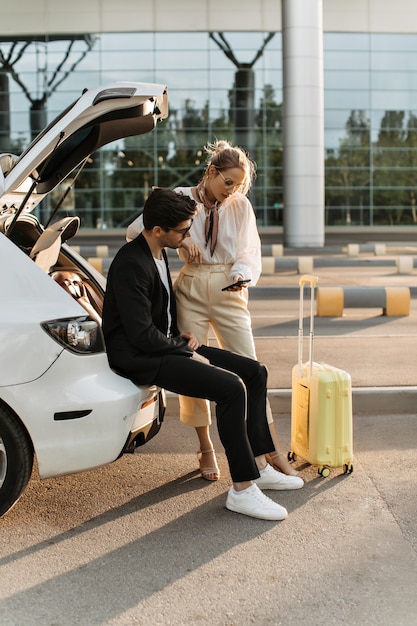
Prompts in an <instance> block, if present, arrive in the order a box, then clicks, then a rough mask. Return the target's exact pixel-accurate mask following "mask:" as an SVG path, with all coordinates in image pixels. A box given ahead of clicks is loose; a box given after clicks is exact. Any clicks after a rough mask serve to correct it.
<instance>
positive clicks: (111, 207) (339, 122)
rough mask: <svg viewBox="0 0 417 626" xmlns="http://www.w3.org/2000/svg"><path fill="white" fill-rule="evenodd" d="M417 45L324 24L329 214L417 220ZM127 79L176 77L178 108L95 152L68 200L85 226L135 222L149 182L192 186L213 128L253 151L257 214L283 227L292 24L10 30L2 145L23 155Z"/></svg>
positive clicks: (364, 221)
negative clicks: (15, 34) (34, 139)
mask: <svg viewBox="0 0 417 626" xmlns="http://www.w3.org/2000/svg"><path fill="white" fill-rule="evenodd" d="M416 52H417V35H391V34H366V33H363V34H351V33H325V34H324V87H325V93H324V102H325V154H324V159H325V173H326V174H325V185H326V193H325V198H326V206H325V209H326V210H325V218H326V225H341V226H343V225H347V226H349V225H385V224H387V225H388V224H397V225H406V224H413V223H415V222H416V221H417V209H416V193H417V191H416V182H417V181H416V174H415V165H416V163H417V101H416V98H415V95H416V91H417V54H416ZM122 80H136V81H140V82H155V83H163V84H166V85H167V86H168V90H169V102H170V115H169V118H168V119H167V120H165V121H164V122H162V123H161V124H159V125H158V126H157V129H156V130H155V131H154V132H153V133H151V134H149V135H145V136H143V137H135V138H128V139H126V140H124V141H122V142H118V143H117V144H111V145H109V146H107V147H106V148H104V149H102V150H100V151H99V152H98V153H96V154H93V155H92V157H91V159H90V162H89V163H88V164H87V166H86V167H85V169H84V171H83V172H81V173H80V175H79V176H78V178H77V181H76V185H75V188H74V191H73V192H72V193H71V194H70V195H69V197H68V198H67V201H66V203H67V211H69V212H71V211H74V210H75V211H76V213H77V214H78V215H80V217H81V218H82V226H83V227H97V228H105V227H108V228H110V227H114V228H117V227H123V226H125V224H126V223H128V222H129V221H130V220H131V219H132V217H133V216H134V215H135V214H137V213H138V212H139V211H140V210H141V207H142V206H143V202H144V199H146V196H147V194H148V193H149V190H150V188H151V187H152V185H159V186H167V187H174V186H177V185H190V184H195V183H196V182H197V181H198V180H199V178H200V177H201V174H202V171H203V169H204V165H205V163H204V151H203V147H204V145H205V144H206V143H208V142H210V141H213V140H214V139H215V138H226V139H228V140H229V141H231V142H232V143H236V144H239V145H241V146H243V147H244V148H245V149H246V150H248V152H249V153H250V155H251V156H252V157H253V159H254V160H255V161H256V163H257V178H256V181H255V184H254V186H253V189H252V190H251V200H252V203H253V206H254V208H255V211H256V214H257V219H258V224H259V225H260V226H274V225H279V226H280V225H282V218H283V216H282V213H283V211H282V195H283V193H282V191H283V190H282V181H283V178H282V153H283V148H282V126H281V124H282V120H281V109H282V98H283V92H282V36H281V33H260V32H259V33H248V32H245V33H211V34H210V33H161V32H159V33H117V34H115V33H104V34H100V35H94V34H91V35H85V36H75V37H71V36H70V35H68V36H61V37H52V36H50V37H49V38H46V39H45V40H43V41H39V40H36V39H35V38H33V40H32V39H31V38H30V37H24V38H15V39H13V40H6V38H3V41H0V152H9V151H10V152H13V153H15V154H20V153H21V152H22V151H23V149H24V148H25V147H26V145H27V144H28V143H29V142H30V139H31V136H34V135H36V134H37V133H38V132H39V131H40V130H42V128H43V127H44V126H46V124H47V123H49V122H50V121H51V120H52V119H53V118H54V117H55V116H56V115H58V114H59V113H60V112H61V111H62V110H63V109H64V108H65V107H66V106H67V105H68V104H69V103H70V102H72V101H73V100H75V99H76V98H77V97H78V96H79V94H80V93H81V91H82V90H83V89H84V88H88V87H90V86H96V85H100V84H105V83H108V82H113V81H122ZM51 195H52V197H51V198H50V199H48V204H50V203H53V202H54V201H55V200H56V194H51ZM49 210H50V207H49V206H42V207H41V208H40V209H39V211H41V212H42V211H44V212H45V213H47V212H48V211H49ZM42 217H44V216H42Z"/></svg>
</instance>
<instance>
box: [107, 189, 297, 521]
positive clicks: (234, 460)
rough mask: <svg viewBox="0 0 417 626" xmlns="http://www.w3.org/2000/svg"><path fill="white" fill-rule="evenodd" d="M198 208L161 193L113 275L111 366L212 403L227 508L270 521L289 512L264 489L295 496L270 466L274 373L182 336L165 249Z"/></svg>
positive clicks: (184, 232)
mask: <svg viewBox="0 0 417 626" xmlns="http://www.w3.org/2000/svg"><path fill="white" fill-rule="evenodd" d="M195 211H196V205H195V202H194V200H192V199H191V198H189V197H186V196H182V195H180V194H177V193H175V192H174V191H171V190H169V189H155V190H154V191H153V192H152V193H151V194H150V196H149V198H148V200H147V201H146V203H145V206H144V210H143V224H144V230H143V231H142V233H141V234H140V235H139V236H138V237H137V238H136V239H134V240H133V241H131V242H129V243H127V244H125V245H124V246H123V247H122V248H121V249H120V250H119V251H118V253H117V254H116V256H115V258H114V260H113V262H112V264H111V266H110V269H109V273H108V279H107V290H106V294H105V298H104V307H103V332H104V337H105V340H106V346H107V354H108V359H109V363H110V366H111V367H112V368H113V369H114V370H115V371H117V372H119V373H120V374H121V375H123V376H126V377H127V378H130V379H131V380H132V381H133V382H134V383H136V384H137V385H158V386H159V387H161V388H164V389H166V390H168V391H172V392H174V393H177V394H183V395H187V396H193V397H199V398H207V399H209V400H211V401H213V402H215V403H216V417H217V428H218V432H219V436H220V440H221V442H222V444H223V446H224V449H225V452H226V457H227V460H228V463H229V469H230V474H231V477H232V481H233V485H232V487H231V488H230V489H229V492H228V495H227V500H226V508H228V509H229V510H231V511H235V512H238V513H242V514H244V515H249V516H252V517H256V518H260V519H267V520H283V519H285V518H286V517H287V511H286V509H285V508H284V507H282V506H280V505H279V504H277V503H276V502H274V501H273V500H271V499H270V498H268V497H267V496H266V495H265V494H264V493H263V492H262V491H261V489H260V488H263V489H273V490H283V489H289V488H290V489H291V488H294V487H293V486H292V485H289V484H288V482H287V481H286V480H285V478H286V477H285V476H284V475H283V474H281V473H280V472H278V471H276V470H275V469H273V468H272V467H271V466H270V465H268V464H267V462H266V459H265V454H267V453H269V452H272V451H273V450H274V444H273V442H272V439H271V436H270V433H269V428H268V423H267V417H266V412H265V407H266V385H267V370H266V368H265V366H264V365H262V364H261V363H259V362H258V361H255V360H252V359H248V358H245V357H241V356H238V355H236V354H233V353H231V352H229V351H227V350H221V349H218V348H213V347H208V346H204V345H199V344H198V342H197V340H196V337H195V336H194V335H193V334H192V333H188V332H185V333H182V334H179V332H178V329H177V323H176V310H175V296H174V293H173V290H172V284H171V278H170V273H169V269H168V261H167V256H166V252H165V248H174V249H176V248H178V247H179V246H180V245H181V242H182V240H183V239H184V238H185V237H187V236H189V230H190V228H191V224H192V220H193V216H194V214H195Z"/></svg>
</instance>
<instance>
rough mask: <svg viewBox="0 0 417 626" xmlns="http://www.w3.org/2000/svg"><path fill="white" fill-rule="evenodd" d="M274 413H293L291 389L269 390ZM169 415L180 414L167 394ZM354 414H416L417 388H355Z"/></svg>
mask: <svg viewBox="0 0 417 626" xmlns="http://www.w3.org/2000/svg"><path fill="white" fill-rule="evenodd" d="M268 398H269V401H270V403H271V408H272V413H273V414H274V415H279V414H282V413H287V414H288V413H291V389H269V390H268ZM166 403H167V414H168V415H169V416H171V415H173V414H175V413H178V398H177V395H176V394H174V393H171V392H167V393H166ZM352 409H353V413H354V414H355V413H372V414H373V415H374V414H376V413H385V414H386V413H392V414H398V413H416V412H417V387H354V388H353V389H352Z"/></svg>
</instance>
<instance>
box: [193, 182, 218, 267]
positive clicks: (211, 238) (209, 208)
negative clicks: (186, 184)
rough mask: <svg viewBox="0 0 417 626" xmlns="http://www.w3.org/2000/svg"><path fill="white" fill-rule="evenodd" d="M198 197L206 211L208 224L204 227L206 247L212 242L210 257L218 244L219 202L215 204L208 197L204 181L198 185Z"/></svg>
mask: <svg viewBox="0 0 417 626" xmlns="http://www.w3.org/2000/svg"><path fill="white" fill-rule="evenodd" d="M197 195H198V197H199V199H200V201H201V203H202V204H203V205H204V208H205V210H206V223H205V227H204V234H205V237H206V247H207V246H208V245H209V242H210V255H211V256H213V252H214V248H215V247H216V243H217V233H218V230H219V212H218V206H217V205H218V202H217V200H216V202H215V203H214V204H213V203H212V202H210V200H209V199H208V197H207V194H206V185H205V182H204V180H202V181H200V182H199V184H198V185H197Z"/></svg>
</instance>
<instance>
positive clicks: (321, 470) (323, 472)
mask: <svg viewBox="0 0 417 626" xmlns="http://www.w3.org/2000/svg"><path fill="white" fill-rule="evenodd" d="M318 473H319V474H320V476H323V478H327V476H329V474H330V468H328V467H319V469H318Z"/></svg>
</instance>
